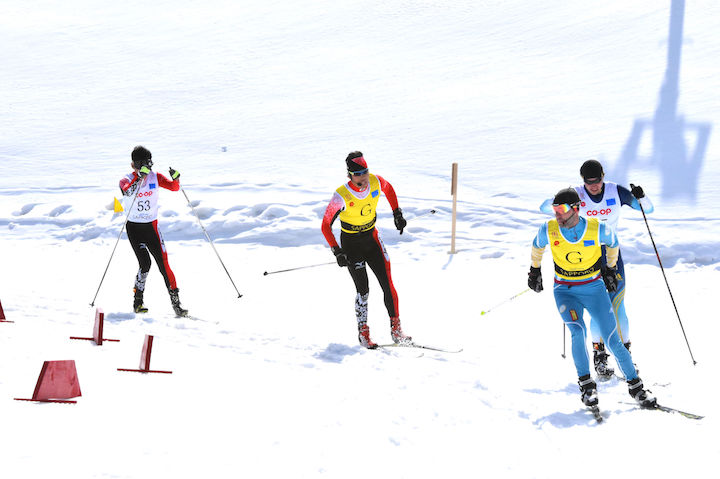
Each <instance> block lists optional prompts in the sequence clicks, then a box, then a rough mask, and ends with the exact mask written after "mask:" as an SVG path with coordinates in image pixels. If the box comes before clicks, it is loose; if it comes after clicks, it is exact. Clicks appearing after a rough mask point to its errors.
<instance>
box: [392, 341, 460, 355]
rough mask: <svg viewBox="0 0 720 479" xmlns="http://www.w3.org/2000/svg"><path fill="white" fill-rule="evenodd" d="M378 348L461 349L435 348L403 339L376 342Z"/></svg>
mask: <svg viewBox="0 0 720 479" xmlns="http://www.w3.org/2000/svg"><path fill="white" fill-rule="evenodd" d="M378 348H418V349H428V350H430V351H439V352H441V353H459V352H461V351H462V348H460V349H443V348H436V347H435V346H426V345H424V344H418V343H414V342H412V341H404V342H401V343H392V344H378Z"/></svg>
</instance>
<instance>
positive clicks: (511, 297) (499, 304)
mask: <svg viewBox="0 0 720 479" xmlns="http://www.w3.org/2000/svg"><path fill="white" fill-rule="evenodd" d="M528 291H530V288H527V289H524V290H523V291H521V292H519V293H518V294H516V295H515V296H510V297H509V298H508V299H506V300H505V301H503V302H501V303H498V304H496V305H495V306H493V307H492V308H490V309H488V310H486V311H481V312H480V316H482V315H484V314H488V313H489V312H490V311H492V310H493V309H495V308H497V307H499V306H502V305H503V304H505V303H508V302H510V301H512V300H513V299H515V298H517V297H518V296H520V295H521V294H525V293H527V292H528Z"/></svg>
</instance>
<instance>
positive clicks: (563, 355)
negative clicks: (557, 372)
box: [562, 323, 565, 359]
mask: <svg viewBox="0 0 720 479" xmlns="http://www.w3.org/2000/svg"><path fill="white" fill-rule="evenodd" d="M562 357H563V359H565V323H563V353H562Z"/></svg>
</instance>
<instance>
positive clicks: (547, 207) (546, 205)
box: [540, 198, 553, 214]
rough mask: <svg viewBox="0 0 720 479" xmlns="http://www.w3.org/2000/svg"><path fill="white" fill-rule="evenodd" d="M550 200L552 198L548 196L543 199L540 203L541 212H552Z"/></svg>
mask: <svg viewBox="0 0 720 479" xmlns="http://www.w3.org/2000/svg"><path fill="white" fill-rule="evenodd" d="M552 201H553V200H552V198H548V199H547V200H545V201H543V203H542V204H541V205H540V211H542V212H543V213H548V214H553V209H552Z"/></svg>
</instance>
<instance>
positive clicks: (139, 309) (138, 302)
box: [133, 288, 148, 313]
mask: <svg viewBox="0 0 720 479" xmlns="http://www.w3.org/2000/svg"><path fill="white" fill-rule="evenodd" d="M133 293H135V297H134V299H133V311H135V312H136V313H147V312H148V309H147V308H146V307H145V305H144V304H143V292H142V291H140V290H139V289H137V288H133Z"/></svg>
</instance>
